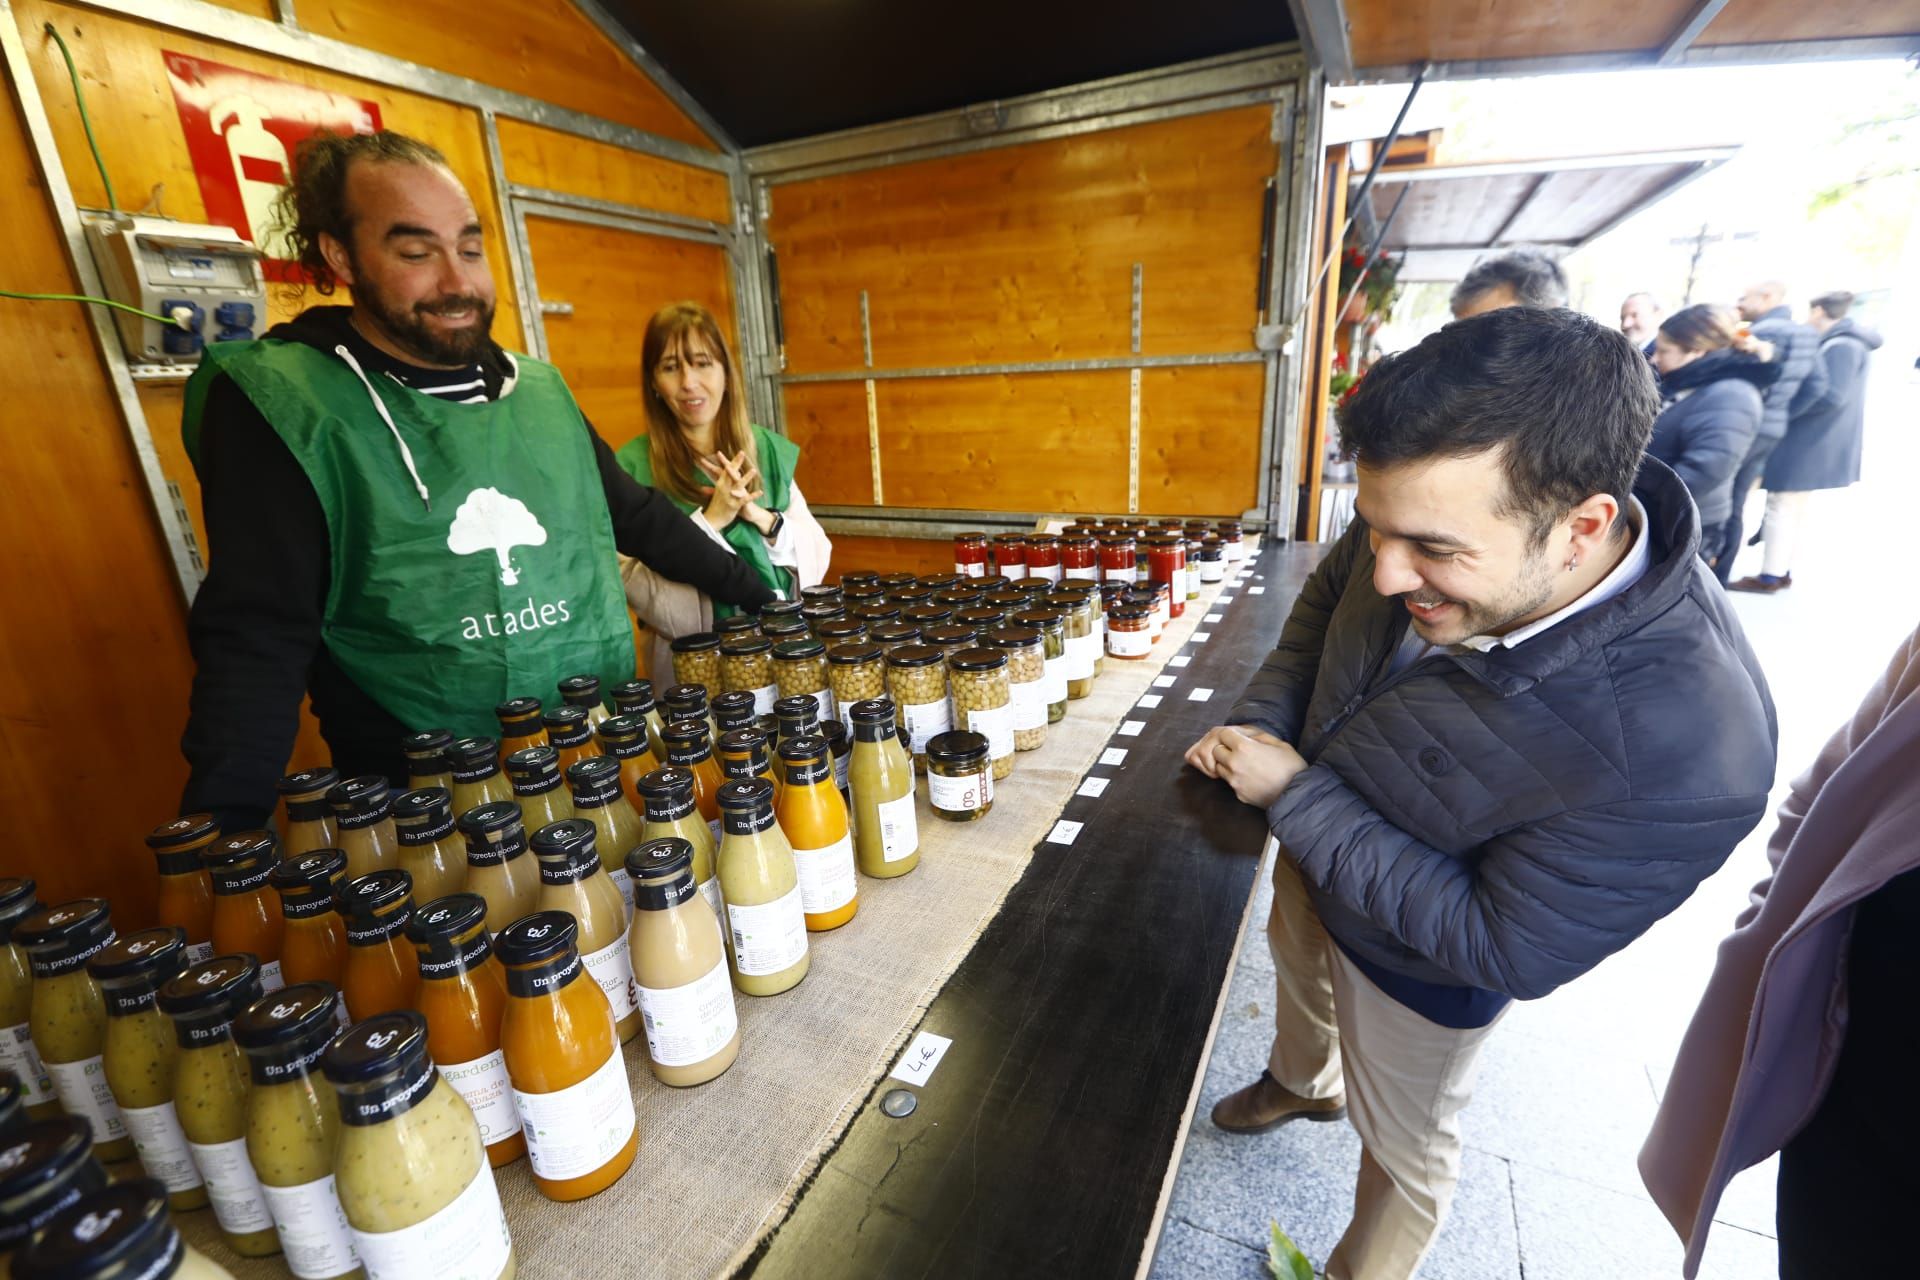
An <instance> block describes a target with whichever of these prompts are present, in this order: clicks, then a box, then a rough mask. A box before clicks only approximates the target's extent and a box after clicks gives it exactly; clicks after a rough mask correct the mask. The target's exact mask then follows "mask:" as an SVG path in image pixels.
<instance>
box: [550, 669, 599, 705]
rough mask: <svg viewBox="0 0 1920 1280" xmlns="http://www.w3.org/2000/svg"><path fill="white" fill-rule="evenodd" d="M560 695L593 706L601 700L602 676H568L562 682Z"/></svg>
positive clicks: (574, 701)
mask: <svg viewBox="0 0 1920 1280" xmlns="http://www.w3.org/2000/svg"><path fill="white" fill-rule="evenodd" d="M560 696H561V697H563V698H565V699H566V700H567V701H568V702H572V703H584V704H585V705H587V706H593V705H595V704H597V703H598V702H599V701H600V677H599V676H568V677H567V678H566V679H565V680H562V681H561V682H560Z"/></svg>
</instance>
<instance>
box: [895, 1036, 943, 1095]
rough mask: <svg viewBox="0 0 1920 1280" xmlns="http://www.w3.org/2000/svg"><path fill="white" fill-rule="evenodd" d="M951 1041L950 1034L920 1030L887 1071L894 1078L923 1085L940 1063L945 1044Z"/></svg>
mask: <svg viewBox="0 0 1920 1280" xmlns="http://www.w3.org/2000/svg"><path fill="white" fill-rule="evenodd" d="M952 1043H953V1039H952V1037H950V1036H937V1035H935V1034H933V1032H931V1031H922V1032H921V1033H920V1034H919V1035H917V1036H915V1037H914V1038H913V1043H912V1044H909V1045H908V1046H907V1051H906V1052H905V1053H903V1054H901V1055H900V1061H898V1062H896V1063H894V1064H893V1070H891V1071H889V1072H887V1074H888V1075H890V1076H892V1077H893V1078H894V1079H895V1080H904V1081H906V1082H907V1083H908V1084H910V1085H915V1086H919V1085H924V1084H926V1082H927V1081H928V1080H929V1079H931V1078H932V1077H933V1069H934V1068H935V1067H937V1066H939V1065H940V1059H942V1058H944V1057H945V1056H946V1054H947V1046H948V1045H950V1044H952Z"/></svg>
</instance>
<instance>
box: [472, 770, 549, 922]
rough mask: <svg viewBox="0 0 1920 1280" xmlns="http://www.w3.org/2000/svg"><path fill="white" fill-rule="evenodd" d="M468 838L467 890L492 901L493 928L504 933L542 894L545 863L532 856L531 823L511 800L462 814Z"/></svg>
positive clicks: (489, 914)
mask: <svg viewBox="0 0 1920 1280" xmlns="http://www.w3.org/2000/svg"><path fill="white" fill-rule="evenodd" d="M459 825H460V833H461V834H462V835H464V836H465V837H466V838H467V889H468V891H469V892H471V893H477V894H479V895H480V896H481V898H483V899H484V900H485V901H486V904H487V932H488V933H498V932H500V931H501V930H502V929H504V928H506V927H507V926H508V925H510V924H512V923H513V922H514V921H515V920H518V919H519V918H520V917H521V916H524V915H526V914H527V913H528V912H529V911H532V910H533V908H534V904H535V903H536V902H538V901H539V899H540V868H539V867H538V866H537V865H536V864H535V862H534V860H533V859H532V858H530V857H528V856H527V828H526V825H525V822H524V821H523V820H522V818H521V816H520V806H519V805H517V804H515V803H514V802H513V801H511V800H507V801H503V802H501V803H499V804H483V805H478V806H476V807H474V808H472V809H469V810H467V811H466V812H465V813H463V814H461V815H460V820H459Z"/></svg>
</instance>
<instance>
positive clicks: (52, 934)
mask: <svg viewBox="0 0 1920 1280" xmlns="http://www.w3.org/2000/svg"><path fill="white" fill-rule="evenodd" d="M14 937H15V939H17V940H18V941H19V943H20V945H21V946H23V947H25V948H26V950H27V958H28V962H29V963H30V964H31V966H32V968H33V1012H32V1014H31V1015H30V1017H29V1022H30V1023H31V1024H32V1027H33V1044H34V1047H35V1048H36V1049H37V1050H39V1053H40V1062H41V1065H42V1066H44V1067H45V1068H46V1072H47V1074H48V1075H49V1076H50V1077H52V1080H53V1091H54V1093H55V1094H56V1095H58V1096H59V1099H60V1105H61V1107H62V1108H63V1109H64V1110H65V1111H66V1112H67V1114H68V1115H75V1116H82V1117H85V1119H86V1120H87V1122H88V1123H89V1124H90V1125H92V1126H93V1134H94V1139H95V1142H94V1147H95V1151H96V1154H98V1155H99V1157H100V1159H102V1160H105V1161H113V1160H125V1159H127V1158H128V1157H130V1156H132V1155H133V1140H132V1139H131V1138H129V1137H128V1136H127V1125H126V1121H125V1120H123V1119H122V1118H121V1116H120V1108H119V1106H118V1105H116V1104H115V1103H114V1100H113V1091H112V1090H111V1089H109V1088H108V1087H107V1077H106V1069H105V1064H104V1063H103V1061H102V1054H103V1052H104V1051H105V1048H106V1040H107V1007H106V1002H105V1001H104V1000H103V999H102V997H101V995H100V987H99V984H97V983H95V982H94V980H93V975H91V974H89V973H88V972H87V961H88V960H89V959H91V958H92V956H93V955H94V953H96V952H98V951H99V950H101V949H102V948H103V947H105V946H106V945H107V944H108V943H110V942H112V941H113V937H114V934H113V921H112V920H110V919H108V918H107V903H106V900H105V899H104V898H79V899H76V900H75V901H73V902H67V903H62V904H61V905H60V906H57V907H46V908H43V909H42V910H40V911H36V912H34V913H33V914H32V915H30V916H27V917H26V918H25V919H23V920H21V921H20V923H19V924H18V925H16V926H15V928H14Z"/></svg>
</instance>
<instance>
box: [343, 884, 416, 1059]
mask: <svg viewBox="0 0 1920 1280" xmlns="http://www.w3.org/2000/svg"><path fill="white" fill-rule="evenodd" d="M334 909H335V910H337V911H338V912H339V913H340V915H341V917H342V919H344V920H345V921H346V926H347V958H346V961H345V963H344V964H342V965H341V966H340V994H341V996H342V997H343V998H345V1000H346V1002H347V1017H348V1018H349V1019H350V1020H352V1021H354V1022H361V1021H364V1020H365V1019H367V1018H371V1017H373V1016H374V1015H375V1014H376V1013H388V1012H391V1011H392V1010H394V1009H411V1008H412V1007H413V1002H414V996H415V995H416V994H417V993H418V991H419V989H420V965H419V962H418V961H416V960H415V959H414V955H413V949H412V948H411V947H409V946H408V945H407V940H406V928H407V921H408V920H411V919H412V918H413V877H412V876H409V875H408V874H407V873H406V872H404V871H399V870H394V871H376V872H374V873H373V874H371V875H365V876H357V877H354V878H351V879H349V880H348V881H347V882H346V883H345V884H343V885H341V886H340V888H339V889H338V890H337V891H336V892H335V894H334Z"/></svg>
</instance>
